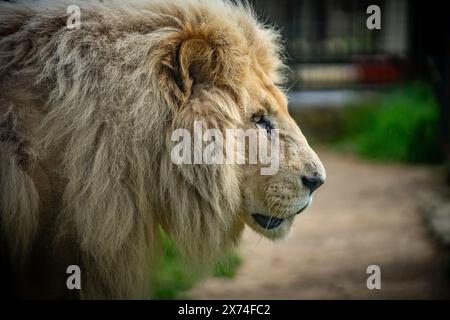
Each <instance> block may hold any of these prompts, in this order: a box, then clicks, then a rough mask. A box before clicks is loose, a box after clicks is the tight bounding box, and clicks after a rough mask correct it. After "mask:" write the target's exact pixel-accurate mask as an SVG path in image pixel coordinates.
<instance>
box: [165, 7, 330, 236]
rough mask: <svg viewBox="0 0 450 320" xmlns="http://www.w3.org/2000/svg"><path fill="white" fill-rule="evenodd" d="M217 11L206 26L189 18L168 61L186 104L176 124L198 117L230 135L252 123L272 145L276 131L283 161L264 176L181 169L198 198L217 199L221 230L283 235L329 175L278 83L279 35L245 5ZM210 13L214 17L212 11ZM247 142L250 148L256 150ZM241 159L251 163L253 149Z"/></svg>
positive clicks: (257, 169)
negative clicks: (297, 121)
mask: <svg viewBox="0 0 450 320" xmlns="http://www.w3.org/2000/svg"><path fill="white" fill-rule="evenodd" d="M219 8H220V9H219V11H220V14H219V12H217V13H216V14H217V15H215V16H214V19H211V20H209V21H208V23H202V22H201V21H200V20H199V21H196V22H193V23H192V22H190V23H189V24H188V25H189V28H187V29H185V30H184V32H183V33H182V40H181V41H180V40H178V41H180V42H179V44H178V45H174V47H177V48H178V50H177V51H176V54H175V55H174V57H175V58H176V59H174V60H171V63H170V66H171V70H173V71H174V73H173V75H174V76H175V77H174V79H175V80H176V81H178V82H176V83H175V84H172V88H175V87H176V88H179V89H180V92H179V95H180V97H181V99H180V101H181V102H180V104H179V109H177V110H176V111H175V114H174V120H173V122H172V125H171V129H172V130H173V129H176V128H180V127H182V128H186V129H189V128H192V127H193V123H194V122H195V121H199V122H201V123H202V124H203V125H204V127H205V128H204V129H205V130H207V129H211V128H214V129H216V130H218V131H220V132H222V133H223V135H222V136H223V137H224V138H223V139H224V140H226V139H227V138H226V134H225V131H226V129H229V128H233V129H241V130H242V131H246V130H248V129H251V128H255V129H261V130H263V132H265V134H264V135H263V136H261V137H259V139H263V140H266V141H265V142H266V143H267V144H270V143H271V142H272V141H271V140H273V139H275V137H274V136H273V135H272V134H271V132H273V130H277V131H278V132H277V133H278V136H277V138H278V140H279V141H278V143H279V145H280V146H279V151H277V152H279V155H278V156H279V159H278V160H279V164H278V167H277V170H275V172H274V173H272V174H261V172H262V171H261V168H262V167H264V165H263V164H261V163H260V162H258V163H256V164H249V163H248V162H246V163H245V164H241V165H230V164H228V165H227V164H222V165H212V166H211V164H210V165H205V164H203V163H201V162H199V163H194V161H193V162H191V163H192V164H188V165H181V166H178V169H179V170H180V172H181V174H182V175H184V177H185V178H187V180H188V181H189V182H190V183H191V184H192V187H193V188H195V189H197V191H198V193H199V194H200V199H201V198H203V200H206V202H210V201H211V200H212V201H214V202H213V203H215V204H217V207H215V206H212V207H211V209H213V211H214V210H215V211H216V214H217V217H220V216H221V215H223V216H222V221H221V223H222V224H223V225H222V226H221V229H222V230H224V234H226V233H227V232H228V231H229V230H233V231H236V230H241V229H242V225H243V224H247V225H248V226H250V227H251V228H252V229H253V230H255V231H256V232H258V233H260V234H262V235H264V236H266V237H268V238H271V239H276V238H281V237H283V236H285V235H286V234H287V233H288V232H289V230H290V227H291V225H292V222H293V221H294V218H295V216H296V215H298V214H299V213H300V212H302V211H303V210H304V209H306V207H307V206H308V205H309V204H310V203H311V199H312V194H313V192H314V191H315V190H316V189H317V188H318V187H319V186H320V185H321V184H322V183H323V182H324V180H325V169H324V167H323V165H322V163H321V161H320V160H319V158H318V156H317V155H316V153H315V152H314V151H313V150H312V149H311V148H310V146H309V145H308V142H307V140H306V139H305V137H304V136H303V134H302V132H301V130H300V128H299V127H298V125H297V124H296V122H295V121H294V120H293V119H292V118H291V116H290V115H289V112H288V101H287V98H286V95H285V93H284V92H283V90H282V86H281V85H280V82H281V81H282V80H283V78H284V77H283V71H284V66H283V64H282V61H281V57H280V53H281V46H280V44H279V41H278V39H279V35H278V34H277V33H276V32H275V31H274V30H272V29H270V28H265V27H263V26H262V25H260V24H258V23H257V22H256V19H254V17H253V15H252V13H251V11H250V10H249V9H248V8H244V7H240V8H238V9H239V10H237V8H236V7H234V6H230V7H229V6H225V8H224V7H219ZM205 10H206V8H205ZM207 10H209V13H210V14H211V10H212V9H211V8H210V7H209V8H208V9H207ZM169 79H170V78H169ZM172 80H173V79H172ZM169 83H170V81H169ZM175 92H178V91H177V89H175ZM191 131H192V130H191ZM192 135H193V136H195V133H192ZM209 140H211V137H210V139H209ZM249 141H250V140H248V141H247V144H246V148H247V149H245V150H246V152H248V151H249V149H251V148H252V146H249V144H250V142H249ZM223 144H226V141H224V142H223ZM192 148H195V147H194V146H192ZM168 149H170V147H168ZM241 151H242V150H241ZM228 152H231V153H232V152H237V153H239V151H236V150H231V151H230V150H228ZM241 156H242V157H243V158H245V159H247V160H248V153H245V154H242V155H241ZM224 163H225V162H224ZM202 195H203V196H202ZM216 197H217V199H215V198H216ZM191 199H195V197H192V198H191ZM220 201H221V202H220ZM209 211H211V210H209ZM227 211H228V212H227ZM177 214H179V212H177ZM201 214H203V215H206V213H201ZM208 223H209V222H208ZM217 234H220V232H219V233H216V235H217ZM231 235H232V236H233V237H235V236H236V234H234V233H232V234H231Z"/></svg>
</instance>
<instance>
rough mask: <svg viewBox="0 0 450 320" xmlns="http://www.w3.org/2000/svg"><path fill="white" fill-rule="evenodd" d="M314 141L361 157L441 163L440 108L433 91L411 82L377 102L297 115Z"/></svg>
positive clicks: (424, 85)
mask: <svg viewBox="0 0 450 320" xmlns="http://www.w3.org/2000/svg"><path fill="white" fill-rule="evenodd" d="M293 116H294V118H295V119H296V120H297V121H298V123H299V125H300V127H301V128H302V131H303V132H304V133H305V135H306V137H307V138H308V140H309V141H310V142H311V143H317V142H321V143H327V144H329V145H331V146H333V147H334V148H335V149H338V150H340V151H351V152H354V153H356V154H358V155H360V156H363V157H366V158H371V159H376V160H383V161H397V162H407V163H437V162H440V161H441V160H442V159H443V155H442V152H441V151H440V148H439V137H438V130H439V125H438V121H439V109H438V106H437V102H436V100H435V98H434V95H433V92H432V90H431V88H430V87H429V86H428V85H426V84H423V83H414V84H408V85H404V86H401V87H398V88H396V89H394V90H391V91H388V92H384V93H382V94H381V97H380V98H379V99H374V100H372V101H367V102H364V103H358V104H356V105H349V106H345V107H342V108H330V109H322V108H319V109H314V108H312V109H307V110H304V111H301V110H300V111H297V113H294V114H293Z"/></svg>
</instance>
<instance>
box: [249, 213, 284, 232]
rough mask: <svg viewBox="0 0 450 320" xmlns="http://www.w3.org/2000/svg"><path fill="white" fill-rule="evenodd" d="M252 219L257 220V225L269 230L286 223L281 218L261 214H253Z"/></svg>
mask: <svg viewBox="0 0 450 320" xmlns="http://www.w3.org/2000/svg"><path fill="white" fill-rule="evenodd" d="M252 217H253V219H255V222H256V223H257V224H259V225H260V226H261V227H263V228H264V229H268V230H270V229H275V228H277V227H279V226H280V224H281V223H282V222H283V221H284V219H281V218H275V217H269V216H265V215H263V214H259V213H254V214H252Z"/></svg>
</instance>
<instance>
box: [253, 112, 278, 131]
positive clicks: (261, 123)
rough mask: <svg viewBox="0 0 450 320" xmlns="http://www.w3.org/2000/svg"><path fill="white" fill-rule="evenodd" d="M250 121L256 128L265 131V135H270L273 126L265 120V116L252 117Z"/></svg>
mask: <svg viewBox="0 0 450 320" xmlns="http://www.w3.org/2000/svg"><path fill="white" fill-rule="evenodd" d="M252 121H253V122H254V123H255V124H256V126H257V127H259V128H261V129H264V130H266V131H267V134H268V135H270V133H271V131H272V129H273V124H272V122H271V121H270V120H269V119H267V117H266V116H264V115H255V116H253V117H252Z"/></svg>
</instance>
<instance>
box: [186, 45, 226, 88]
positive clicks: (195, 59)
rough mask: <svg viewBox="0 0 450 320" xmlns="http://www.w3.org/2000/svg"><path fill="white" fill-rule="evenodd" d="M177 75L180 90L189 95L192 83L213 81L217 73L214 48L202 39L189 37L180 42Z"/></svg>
mask: <svg viewBox="0 0 450 320" xmlns="http://www.w3.org/2000/svg"><path fill="white" fill-rule="evenodd" d="M178 61H179V75H180V78H181V82H182V85H183V88H182V90H183V91H184V93H185V94H186V95H187V96H189V95H190V92H191V88H192V85H193V84H200V83H213V82H214V80H215V78H216V75H217V67H218V66H217V63H216V62H215V61H214V49H213V48H212V46H211V45H210V44H209V43H208V42H207V41H206V40H203V39H189V40H186V41H184V42H183V43H182V45H181V47H180V50H179V53H178Z"/></svg>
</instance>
